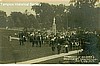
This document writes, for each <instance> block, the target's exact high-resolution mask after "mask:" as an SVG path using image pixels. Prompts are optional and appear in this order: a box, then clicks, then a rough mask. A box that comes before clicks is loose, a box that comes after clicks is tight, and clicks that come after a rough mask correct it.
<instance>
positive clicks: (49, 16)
mask: <svg viewBox="0 0 100 66" xmlns="http://www.w3.org/2000/svg"><path fill="white" fill-rule="evenodd" d="M65 8H66V6H65V5H62V4H59V5H50V4H48V3H40V5H34V6H32V10H34V11H35V12H36V18H37V20H38V22H39V23H40V26H41V27H42V28H48V29H50V27H51V26H52V23H53V19H54V17H55V18H56V24H57V28H58V29H61V27H63V26H64V25H65V24H64V22H65V20H64V19H63V17H65V13H64V10H65Z"/></svg>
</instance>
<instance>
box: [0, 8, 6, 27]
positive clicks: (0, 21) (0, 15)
mask: <svg viewBox="0 0 100 66" xmlns="http://www.w3.org/2000/svg"><path fill="white" fill-rule="evenodd" d="M6 26H7V14H6V12H4V11H1V10H0V27H6Z"/></svg>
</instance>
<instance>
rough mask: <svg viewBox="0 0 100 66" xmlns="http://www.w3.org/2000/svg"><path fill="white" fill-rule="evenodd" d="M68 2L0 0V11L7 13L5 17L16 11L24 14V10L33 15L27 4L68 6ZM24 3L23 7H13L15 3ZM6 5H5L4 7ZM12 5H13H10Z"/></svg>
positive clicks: (67, 0) (66, 0)
mask: <svg viewBox="0 0 100 66" xmlns="http://www.w3.org/2000/svg"><path fill="white" fill-rule="evenodd" d="M69 1H70V0H0V10H2V11H5V12H6V13H7V15H8V16H9V15H10V13H11V12H13V11H17V12H22V13H24V12H25V10H26V9H27V10H28V12H30V13H33V14H34V12H33V11H32V10H31V5H28V6H27V4H30V3H32V4H33V5H34V4H38V3H40V2H45V3H51V4H55V5H57V4H65V5H66V4H68V3H69ZM23 2H24V3H26V4H25V5H18V4H17V5H15V4H16V3H20V4H22V3H23ZM5 3H6V5H5ZM11 4H13V5H11Z"/></svg>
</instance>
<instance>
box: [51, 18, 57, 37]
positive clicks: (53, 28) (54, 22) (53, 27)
mask: <svg viewBox="0 0 100 66" xmlns="http://www.w3.org/2000/svg"><path fill="white" fill-rule="evenodd" d="M52 32H53V33H54V34H55V35H56V19H55V17H54V19H53V25H52Z"/></svg>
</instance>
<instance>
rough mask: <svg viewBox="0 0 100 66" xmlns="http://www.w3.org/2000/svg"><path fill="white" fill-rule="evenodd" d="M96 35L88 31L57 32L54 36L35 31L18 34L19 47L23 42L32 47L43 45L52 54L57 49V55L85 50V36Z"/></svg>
mask: <svg viewBox="0 0 100 66" xmlns="http://www.w3.org/2000/svg"><path fill="white" fill-rule="evenodd" d="M90 34H93V35H95V36H98V35H97V34H95V33H93V32H89V31H84V30H82V31H67V32H66V33H62V32H58V33H57V34H56V35H55V34H53V33H51V34H49V35H48V34H47V33H46V32H44V33H43V32H41V31H37V32H36V31H35V32H25V31H21V32H19V34H18V37H19V38H20V40H19V42H20V45H24V42H26V41H29V42H30V43H31V46H32V47H35V46H36V47H42V46H44V45H45V44H46V45H48V46H49V47H51V49H52V52H54V51H55V49H56V48H57V51H58V54H60V53H61V50H62V49H63V52H66V53H68V51H72V50H77V49H85V45H86V44H88V43H89V41H88V39H89V38H87V36H88V35H90Z"/></svg>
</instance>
